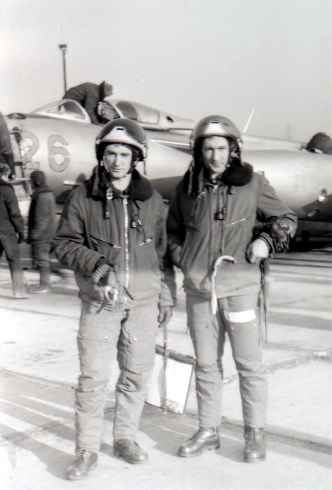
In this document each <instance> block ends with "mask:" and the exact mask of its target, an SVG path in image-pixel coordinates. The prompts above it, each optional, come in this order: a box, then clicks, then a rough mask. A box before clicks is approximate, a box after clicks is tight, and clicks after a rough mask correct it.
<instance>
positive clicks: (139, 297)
mask: <svg viewBox="0 0 332 490" xmlns="http://www.w3.org/2000/svg"><path fill="white" fill-rule="evenodd" d="M106 196H107V197H108V198H106ZM53 243H54V248H55V253H56V256H57V258H58V259H59V261H60V262H61V263H63V264H65V265H66V266H68V267H69V268H70V269H72V270H73V271H74V272H75V278H76V282H77V284H78V286H79V288H80V291H81V297H82V299H83V300H84V301H87V302H89V303H94V302H95V301H97V302H101V301H103V294H102V291H101V289H100V287H99V286H98V285H95V284H94V283H93V281H92V274H93V272H94V269H95V267H96V264H97V262H98V261H100V259H101V258H104V259H105V261H106V263H108V264H109V265H111V266H113V267H114V269H115V271H116V273H117V276H118V279H119V280H120V282H121V283H122V285H123V286H125V287H126V289H127V290H128V292H129V294H130V296H131V298H130V297H129V299H128V307H134V306H135V304H138V303H139V304H140V305H141V304H149V303H152V302H154V301H158V299H159V305H160V306H167V305H170V306H172V305H173V300H172V297H171V293H170V288H169V286H168V285H167V284H166V282H165V281H164V274H163V271H162V269H163V267H164V264H165V261H164V258H165V253H166V248H167V240H166V227H165V209H164V203H163V200H162V198H161V196H160V194H159V193H158V192H157V191H155V190H154V189H153V188H152V186H151V184H150V183H149V181H148V180H147V179H145V178H144V177H143V176H141V175H140V174H139V173H138V172H137V171H136V170H134V171H133V173H132V179H131V185H130V189H129V192H128V195H127V196H126V195H123V194H121V193H120V192H119V191H117V190H116V189H114V188H113V187H112V186H111V185H110V184H107V182H106V181H105V179H103V176H102V174H100V173H99V172H97V173H95V174H94V175H93V176H92V177H91V179H90V180H89V181H87V182H85V183H84V184H83V185H82V186H80V187H78V188H77V189H76V190H74V191H73V192H72V194H71V196H70V198H69V200H68V201H67V203H66V205H65V207H64V210H63V213H62V216H61V219H60V223H59V227H58V230H57V233H56V237H55V238H54V241H53Z"/></svg>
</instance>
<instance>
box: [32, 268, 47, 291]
mask: <svg viewBox="0 0 332 490" xmlns="http://www.w3.org/2000/svg"><path fill="white" fill-rule="evenodd" d="M31 291H32V292H33V293H37V294H38V293H39V294H45V293H50V292H51V272H50V270H49V269H40V286H39V287H37V288H33V289H31Z"/></svg>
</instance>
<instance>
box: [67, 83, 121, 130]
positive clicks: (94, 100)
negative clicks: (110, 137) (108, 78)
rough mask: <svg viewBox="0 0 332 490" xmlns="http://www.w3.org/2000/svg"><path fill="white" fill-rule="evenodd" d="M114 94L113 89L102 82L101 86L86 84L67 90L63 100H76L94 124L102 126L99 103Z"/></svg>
mask: <svg viewBox="0 0 332 490" xmlns="http://www.w3.org/2000/svg"><path fill="white" fill-rule="evenodd" d="M112 94H113V87H112V85H111V84H109V83H107V82H102V83H101V84H100V85H97V84H96V83H91V82H85V83H81V84H80V85H76V87H72V88H70V89H69V90H67V92H66V93H65V95H64V96H63V99H70V100H75V101H76V102H78V103H79V104H81V106H83V107H84V109H85V110H86V111H87V113H88V114H89V116H90V119H91V122H92V123H93V124H102V123H103V120H102V119H99V117H98V112H97V108H98V103H99V102H101V101H102V100H104V98H105V97H110V96H111V95H112Z"/></svg>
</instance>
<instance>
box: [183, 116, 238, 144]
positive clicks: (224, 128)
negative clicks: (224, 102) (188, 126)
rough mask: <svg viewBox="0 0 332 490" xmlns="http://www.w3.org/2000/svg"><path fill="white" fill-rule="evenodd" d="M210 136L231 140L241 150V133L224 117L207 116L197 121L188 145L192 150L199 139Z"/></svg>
mask: <svg viewBox="0 0 332 490" xmlns="http://www.w3.org/2000/svg"><path fill="white" fill-rule="evenodd" d="M210 136H223V137H224V138H229V139H231V140H233V141H234V142H235V144H236V146H237V147H238V149H239V150H241V148H242V139H241V133H240V131H239V130H238V129H237V127H236V126H235V124H234V123H233V122H232V121H231V120H230V119H227V117H224V116H207V117H205V118H204V119H202V120H201V121H199V122H198V123H197V124H196V126H195V127H194V129H193V132H192V135H191V139H190V143H191V147H192V148H194V145H195V143H196V142H197V141H198V140H199V139H201V138H209V137H210Z"/></svg>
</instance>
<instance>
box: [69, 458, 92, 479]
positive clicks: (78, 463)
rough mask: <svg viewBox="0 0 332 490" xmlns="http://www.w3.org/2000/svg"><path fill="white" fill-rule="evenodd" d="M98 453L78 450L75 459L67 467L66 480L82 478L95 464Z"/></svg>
mask: <svg viewBox="0 0 332 490" xmlns="http://www.w3.org/2000/svg"><path fill="white" fill-rule="evenodd" d="M97 461H98V454H97V453H92V452H91V451H80V452H79V453H78V455H77V458H76V459H75V461H73V462H72V464H71V465H70V466H69V468H68V472H67V478H68V480H83V479H84V478H86V477H87V476H88V474H89V471H91V470H94V469H95V467H96V466H97Z"/></svg>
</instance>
